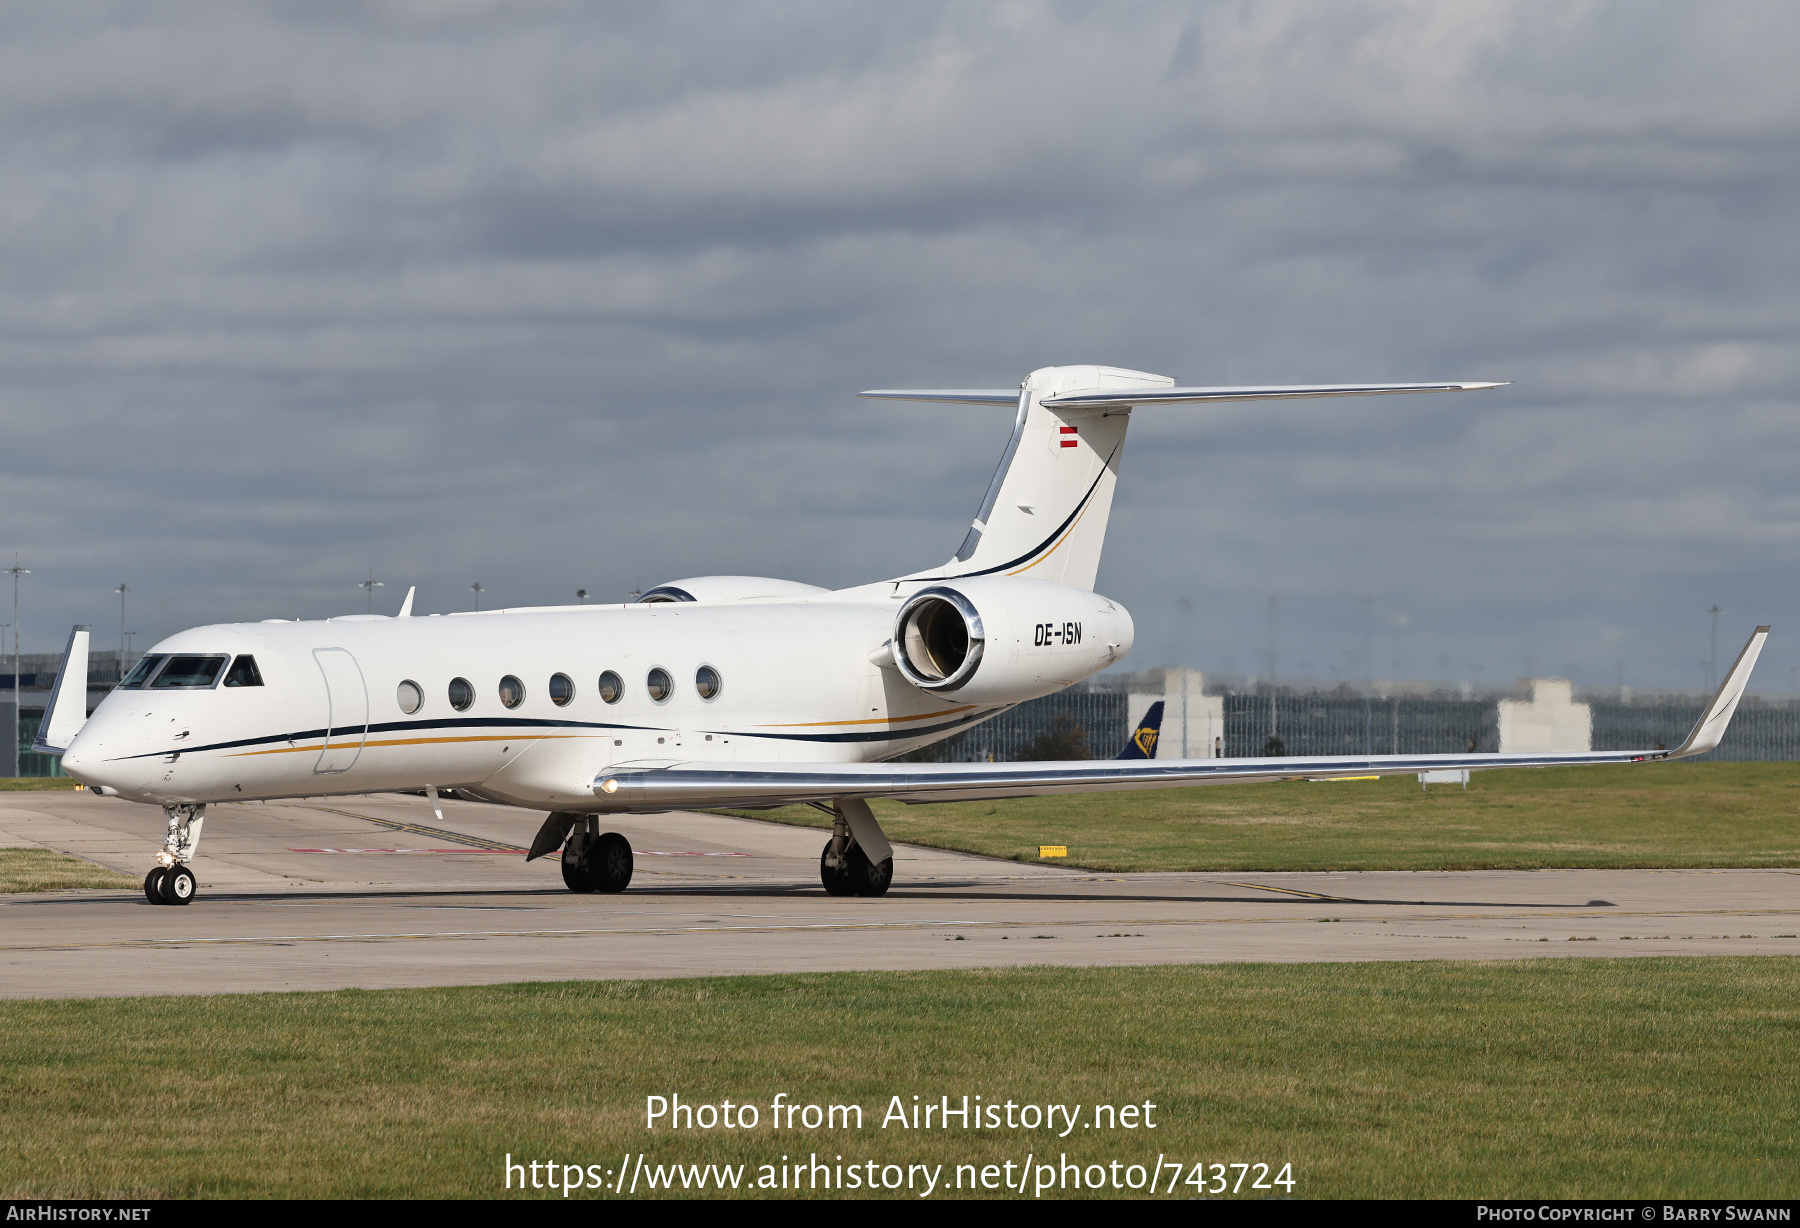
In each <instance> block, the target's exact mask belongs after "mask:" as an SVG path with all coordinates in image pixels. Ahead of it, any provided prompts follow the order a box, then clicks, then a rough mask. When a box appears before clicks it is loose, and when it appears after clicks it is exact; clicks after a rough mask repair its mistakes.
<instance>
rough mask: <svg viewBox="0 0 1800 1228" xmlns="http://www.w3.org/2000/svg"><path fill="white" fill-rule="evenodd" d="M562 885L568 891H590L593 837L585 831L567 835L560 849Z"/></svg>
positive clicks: (592, 875)
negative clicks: (566, 840) (567, 837)
mask: <svg viewBox="0 0 1800 1228" xmlns="http://www.w3.org/2000/svg"><path fill="white" fill-rule="evenodd" d="M562 876H563V886H565V887H567V888H568V889H569V890H570V891H574V892H579V893H586V892H589V891H592V890H593V889H594V887H595V883H594V838H593V837H592V836H591V835H589V834H588V833H587V832H585V831H578V832H576V833H575V834H574V835H572V836H570V837H569V842H568V843H567V844H565V845H563V851H562Z"/></svg>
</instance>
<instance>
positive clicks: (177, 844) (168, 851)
mask: <svg viewBox="0 0 1800 1228" xmlns="http://www.w3.org/2000/svg"><path fill="white" fill-rule="evenodd" d="M163 813H164V814H165V815H167V816H168V818H169V833H168V835H167V836H165V837H164V838H163V846H162V851H161V852H159V853H158V854H157V855H156V862H157V864H156V865H154V866H152V867H150V873H148V874H146V875H145V876H144V898H145V899H147V900H149V901H150V902H151V903H152V904H187V903H189V902H191V901H192V900H193V898H194V896H195V895H196V894H198V892H199V890H200V884H199V881H198V880H197V879H195V877H194V872H193V871H192V870H190V869H188V867H187V863H188V862H190V861H192V860H193V859H194V851H195V850H196V849H198V848H199V847H200V828H201V825H202V824H204V823H205V822H206V807H205V806H164V807H163Z"/></svg>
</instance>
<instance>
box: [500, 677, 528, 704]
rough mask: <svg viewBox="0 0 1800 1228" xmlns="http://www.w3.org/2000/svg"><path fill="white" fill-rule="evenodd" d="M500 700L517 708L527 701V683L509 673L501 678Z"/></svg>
mask: <svg viewBox="0 0 1800 1228" xmlns="http://www.w3.org/2000/svg"><path fill="white" fill-rule="evenodd" d="M500 702H501V703H503V704H505V705H506V706H507V707H509V708H516V707H518V706H519V705H520V704H522V703H524V702H525V684H524V683H523V682H520V681H519V680H518V679H517V678H515V677H513V676H512V675H511V674H508V675H507V676H506V677H504V678H502V679H501V680H500Z"/></svg>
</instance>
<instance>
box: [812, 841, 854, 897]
mask: <svg viewBox="0 0 1800 1228" xmlns="http://www.w3.org/2000/svg"><path fill="white" fill-rule="evenodd" d="M830 856H831V841H829V840H827V841H826V842H825V851H824V852H823V853H820V854H819V881H820V882H822V883H824V884H825V894H826V895H855V894H856V884H855V883H853V882H851V881H850V867H848V866H837V867H835V868H834V867H832V866H831V865H829V864H828V863H827V859H828V858H829V857H830Z"/></svg>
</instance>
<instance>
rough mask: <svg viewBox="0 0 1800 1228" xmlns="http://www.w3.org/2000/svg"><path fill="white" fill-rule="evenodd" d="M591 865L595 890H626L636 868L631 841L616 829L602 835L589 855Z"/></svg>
mask: <svg viewBox="0 0 1800 1228" xmlns="http://www.w3.org/2000/svg"><path fill="white" fill-rule="evenodd" d="M589 867H590V870H589V873H590V875H591V877H592V882H593V884H594V889H595V890H598V891H607V892H612V891H623V890H625V888H627V887H629V886H630V885H631V872H632V870H633V869H635V868H636V865H635V862H634V859H633V857H632V854H631V841H629V840H627V839H626V838H625V837H624V836H621V835H620V834H619V833H618V832H616V831H609V832H607V833H606V834H604V835H602V836H601V837H600V840H599V843H598V844H596V845H595V847H594V851H593V853H592V854H590V856H589Z"/></svg>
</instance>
